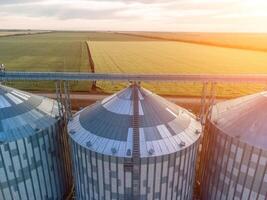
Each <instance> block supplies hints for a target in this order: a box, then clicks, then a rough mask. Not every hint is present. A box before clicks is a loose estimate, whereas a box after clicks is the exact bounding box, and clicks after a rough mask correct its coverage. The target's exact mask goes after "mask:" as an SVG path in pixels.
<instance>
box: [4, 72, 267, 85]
mask: <svg viewBox="0 0 267 200" xmlns="http://www.w3.org/2000/svg"><path fill="white" fill-rule="evenodd" d="M3 80H6V81H10V80H38V81H40V80H44V81H45V80H46V81H57V80H62V81H63V80H69V81H71V80H72V81H74V80H84V81H86V80H87V81H98V80H105V81H151V82H159V81H163V82H164V81H165V82H200V83H205V82H216V83H242V82H243V83H249V82H250V83H263V84H265V83H266V82H267V74H127V73H124V74H115V73H113V74H110V73H109V74H108V73H107V74H100V73H79V72H18V71H17V72H15V71H12V72H11V71H5V72H0V81H3Z"/></svg>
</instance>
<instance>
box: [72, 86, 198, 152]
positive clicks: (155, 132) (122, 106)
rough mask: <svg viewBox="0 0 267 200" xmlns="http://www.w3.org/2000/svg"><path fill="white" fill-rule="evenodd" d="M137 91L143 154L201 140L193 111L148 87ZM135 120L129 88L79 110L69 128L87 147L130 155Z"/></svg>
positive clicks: (163, 150)
mask: <svg viewBox="0 0 267 200" xmlns="http://www.w3.org/2000/svg"><path fill="white" fill-rule="evenodd" d="M138 90H139V91H138V94H139V95H138V96H139V100H138V107H139V108H138V111H139V133H140V136H139V138H140V156H141V157H151V156H159V155H164V154H169V153H173V152H176V151H179V150H181V149H184V148H186V147H188V146H190V145H192V144H193V143H195V141H197V140H198V138H199V137H200V134H199V133H200V132H201V125H200V123H199V122H198V121H197V120H196V119H195V116H194V115H193V114H191V113H189V112H188V111H186V110H185V109H183V108H181V107H179V106H177V105H175V104H173V103H170V102H168V101H167V100H165V99H163V98H161V97H159V96H157V95H155V94H152V93H151V92H149V91H147V90H146V89H143V88H139V89H138ZM132 121H133V103H132V88H131V87H128V88H126V89H125V90H123V91H121V92H118V93H116V94H114V95H112V96H110V97H107V98H106V99H104V100H103V101H102V102H98V103H96V104H94V105H93V106H90V107H87V108H85V109H84V110H82V111H80V112H78V113H77V114H76V115H75V116H74V117H73V119H72V121H70V122H69V125H68V129H69V131H71V132H73V134H70V136H71V137H72V138H73V140H75V141H76V142H77V143H79V144H80V145H82V146H84V147H85V148H88V149H91V150H92V151H95V152H98V153H102V154H106V155H115V156H118V157H131V156H132V152H133V139H132V137H133V126H132ZM127 151H128V153H127ZM129 151H130V152H131V153H130V154H129ZM114 152H115V153H114Z"/></svg>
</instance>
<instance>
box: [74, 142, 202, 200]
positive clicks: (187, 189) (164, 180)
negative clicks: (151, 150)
mask: <svg viewBox="0 0 267 200" xmlns="http://www.w3.org/2000/svg"><path fill="white" fill-rule="evenodd" d="M71 143H72V144H71V146H72V155H73V166H74V178H75V188H76V192H75V193H76V198H77V199H80V200H89V199H105V200H108V199H131V194H132V174H131V170H128V171H127V167H124V162H125V161H126V160H125V158H116V157H113V156H107V155H102V154H99V153H96V152H92V151H90V150H88V149H86V148H84V147H82V146H81V145H79V144H77V143H76V142H75V141H73V140H71ZM197 149H198V142H196V143H195V144H193V145H191V146H190V147H188V148H186V149H185V150H183V151H180V152H176V153H173V154H170V155H164V156H159V157H149V158H142V159H141V170H140V171H141V173H140V179H141V183H140V185H141V188H140V193H141V194H140V195H141V196H140V199H143V200H154V199H162V200H169V199H170V200H176V199H179V200H180V199H181V200H190V199H192V193H193V187H194V176H195V163H196V154H197Z"/></svg>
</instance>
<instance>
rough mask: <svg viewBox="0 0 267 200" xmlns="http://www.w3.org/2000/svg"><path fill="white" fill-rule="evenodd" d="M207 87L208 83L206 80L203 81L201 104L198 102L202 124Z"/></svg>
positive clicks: (202, 122)
mask: <svg viewBox="0 0 267 200" xmlns="http://www.w3.org/2000/svg"><path fill="white" fill-rule="evenodd" d="M207 87H208V83H207V82H206V83H203V86H202V94H201V104H200V114H199V118H200V122H201V124H202V125H204V121H205V112H206V98H207Z"/></svg>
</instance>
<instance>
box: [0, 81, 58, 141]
mask: <svg viewBox="0 0 267 200" xmlns="http://www.w3.org/2000/svg"><path fill="white" fill-rule="evenodd" d="M57 115H58V104H57V102H56V101H54V100H51V99H48V98H45V97H40V96H37V95H33V94H30V93H27V92H23V91H20V90H16V89H13V88H10V87H7V86H3V85H0V142H1V143H4V142H10V141H14V140H17V139H20V138H23V137H27V136H29V135H33V134H35V133H36V132H38V131H39V130H41V129H44V128H48V127H49V126H50V125H52V124H53V123H55V121H56V119H55V117H56V116H57Z"/></svg>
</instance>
